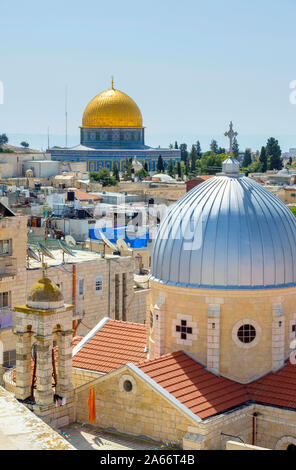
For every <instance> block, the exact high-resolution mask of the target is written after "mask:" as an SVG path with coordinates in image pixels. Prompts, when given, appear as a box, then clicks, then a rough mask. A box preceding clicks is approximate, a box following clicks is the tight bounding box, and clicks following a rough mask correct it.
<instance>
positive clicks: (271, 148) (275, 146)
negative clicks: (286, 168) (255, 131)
mask: <svg viewBox="0 0 296 470" xmlns="http://www.w3.org/2000/svg"><path fill="white" fill-rule="evenodd" d="M266 154H267V158H269V168H270V170H280V169H281V168H283V160H282V158H281V154H282V151H281V148H280V146H279V143H278V141H277V140H276V139H275V138H274V137H270V138H269V139H268V141H267V144H266Z"/></svg>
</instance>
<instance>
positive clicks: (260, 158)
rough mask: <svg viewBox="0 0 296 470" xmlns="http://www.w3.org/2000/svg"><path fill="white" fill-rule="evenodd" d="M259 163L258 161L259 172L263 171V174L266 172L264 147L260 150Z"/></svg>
mask: <svg viewBox="0 0 296 470" xmlns="http://www.w3.org/2000/svg"><path fill="white" fill-rule="evenodd" d="M259 161H260V164H261V171H263V173H265V172H266V171H267V155H266V149H265V147H262V148H261V152H260V157H259Z"/></svg>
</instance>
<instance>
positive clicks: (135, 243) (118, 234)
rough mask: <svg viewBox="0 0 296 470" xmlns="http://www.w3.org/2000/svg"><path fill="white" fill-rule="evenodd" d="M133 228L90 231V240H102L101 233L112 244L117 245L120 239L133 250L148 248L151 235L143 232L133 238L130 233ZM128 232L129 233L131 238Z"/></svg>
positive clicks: (135, 234)
mask: <svg viewBox="0 0 296 470" xmlns="http://www.w3.org/2000/svg"><path fill="white" fill-rule="evenodd" d="M130 230H131V228H130V227H128V226H125V227H101V228H95V229H93V228H92V229H90V230H89V238H91V239H92V240H102V237H101V235H100V231H101V232H102V233H103V234H104V235H105V237H106V238H108V240H109V241H110V242H112V243H116V241H117V240H118V239H121V240H124V241H125V242H126V243H127V244H129V245H130V247H131V248H146V247H147V241H148V240H149V233H148V232H143V231H141V232H140V233H139V232H138V233H137V232H135V233H134V234H133V237H131V233H130ZM126 231H128V232H129V234H128V235H129V236H128V235H127V233H126Z"/></svg>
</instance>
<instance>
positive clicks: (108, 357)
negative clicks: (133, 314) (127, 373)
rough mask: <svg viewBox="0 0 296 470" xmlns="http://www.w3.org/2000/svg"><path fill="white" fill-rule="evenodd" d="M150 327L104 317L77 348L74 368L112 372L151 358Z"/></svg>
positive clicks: (74, 354) (73, 362) (74, 351)
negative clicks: (147, 339)
mask: <svg viewBox="0 0 296 470" xmlns="http://www.w3.org/2000/svg"><path fill="white" fill-rule="evenodd" d="M145 345H146V326H145V325H142V324H140V323H132V322H125V321H119V320H110V319H108V318H104V319H103V320H102V321H101V322H100V323H99V324H98V325H96V327H95V328H93V329H92V330H91V331H90V332H89V333H88V335H87V336H85V337H84V339H83V340H82V341H81V342H80V343H78V344H77V345H76V347H75V348H74V349H73V360H72V364H73V367H78V368H80V369H87V370H93V371H96V372H104V373H107V372H110V371H111V370H114V369H117V368H118V367H121V366H123V365H125V364H127V363H128V362H133V363H134V364H138V363H139V362H142V361H144V360H145V359H146V358H147V353H145V351H144V348H145Z"/></svg>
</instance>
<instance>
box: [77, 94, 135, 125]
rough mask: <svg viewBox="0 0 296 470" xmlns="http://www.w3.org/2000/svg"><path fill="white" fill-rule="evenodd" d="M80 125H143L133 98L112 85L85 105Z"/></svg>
mask: <svg viewBox="0 0 296 470" xmlns="http://www.w3.org/2000/svg"><path fill="white" fill-rule="evenodd" d="M81 127H103V128H104V127H107V128H111V127H113V128H118V127H121V128H126V127H138V128H141V127H143V121H142V114H141V111H140V109H139V108H138V106H137V105H136V103H135V102H134V100H132V99H131V98H130V97H129V96H128V95H126V94H125V93H123V92H122V91H119V90H115V89H114V88H113V87H112V88H110V89H109V90H106V91H102V93H99V94H98V95H97V96H95V97H94V98H93V99H92V100H91V101H90V102H89V103H88V105H87V106H86V108H85V110H84V113H83V116H82V126H81Z"/></svg>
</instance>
